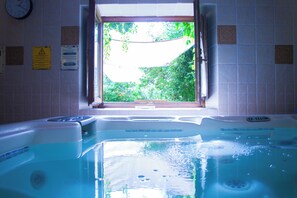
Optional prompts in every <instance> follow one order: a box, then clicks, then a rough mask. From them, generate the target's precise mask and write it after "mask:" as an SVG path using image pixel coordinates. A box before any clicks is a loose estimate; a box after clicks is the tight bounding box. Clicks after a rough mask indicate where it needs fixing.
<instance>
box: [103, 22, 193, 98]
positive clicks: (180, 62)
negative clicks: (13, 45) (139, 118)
mask: <svg viewBox="0 0 297 198" xmlns="http://www.w3.org/2000/svg"><path fill="white" fill-rule="evenodd" d="M103 28H104V41H105V42H104V56H103V57H104V62H103V72H104V79H103V96H104V101H106V102H134V101H137V100H164V101H195V66H194V47H193V45H194V38H193V35H194V33H193V32H194V25H193V23H192V22H132V23H131V22H126V23H119V22H118V23H104V26H103ZM185 33H188V34H189V35H185Z"/></svg>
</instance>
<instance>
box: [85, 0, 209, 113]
mask: <svg viewBox="0 0 297 198" xmlns="http://www.w3.org/2000/svg"><path fill="white" fill-rule="evenodd" d="M89 6H91V7H92V6H94V8H95V6H96V5H95V2H94V0H89ZM193 8H194V16H168V17H167V16H162V17H152V16H148V17H146V16H140V17H138V16H137V17H117V16H115V17H100V14H98V11H97V12H96V9H94V10H93V9H91V11H94V13H92V12H91V11H90V15H89V17H92V16H94V17H93V18H94V20H93V21H92V20H89V23H91V24H93V25H94V26H93V29H94V28H95V26H96V23H98V32H99V34H98V36H99V38H98V41H99V57H100V60H98V62H97V64H99V71H100V72H99V73H97V74H95V72H94V67H95V61H94V62H93V64H92V65H93V69H88V76H89V77H88V82H89V81H90V80H93V82H89V85H88V86H93V87H94V78H95V75H98V78H99V82H100V83H99V85H98V89H99V90H96V91H97V93H99V97H97V98H95V94H94V89H93V90H91V89H88V90H90V91H92V93H90V94H89V93H88V104H89V105H92V107H93V108H140V109H141V108H198V107H203V104H204V102H203V101H202V98H201V85H200V84H201V81H200V76H201V72H200V69H201V68H200V67H201V65H200V63H201V55H200V54H201V52H200V50H201V48H200V24H198V22H199V21H200V11H199V0H194V2H193ZM161 21H162V22H194V29H195V54H194V56H195V78H196V86H195V89H196V90H195V101H194V102H168V101H161V100H141V101H134V102H105V101H104V95H103V43H102V42H103V33H102V32H103V23H105V22H161ZM89 28H91V26H89ZM91 30H92V29H89V32H94V31H91ZM88 35H89V36H92V37H93V38H94V36H95V35H94V34H93V35H91V34H88ZM93 41H94V40H93ZM91 44H93V45H95V42H93V43H90V42H88V45H91ZM90 49H91V50H92V47H91V48H90ZM88 50H89V49H88ZM92 52H93V57H91V58H90V57H89V56H90V55H91V53H92ZM94 53H95V49H94V46H93V51H91V52H89V53H88V60H89V59H92V60H94V57H95V54H94ZM89 66H90V65H89ZM90 72H91V73H90ZM90 76H91V77H90ZM92 83H93V84H92Z"/></svg>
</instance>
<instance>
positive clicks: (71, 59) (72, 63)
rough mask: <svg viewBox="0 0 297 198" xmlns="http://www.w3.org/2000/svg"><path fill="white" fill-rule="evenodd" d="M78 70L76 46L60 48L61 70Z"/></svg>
mask: <svg viewBox="0 0 297 198" xmlns="http://www.w3.org/2000/svg"><path fill="white" fill-rule="evenodd" d="M77 68H78V45H63V46H62V47H61V69H63V70H73V69H77Z"/></svg>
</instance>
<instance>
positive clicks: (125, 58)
mask: <svg viewBox="0 0 297 198" xmlns="http://www.w3.org/2000/svg"><path fill="white" fill-rule="evenodd" d="M187 40H188V39H187V38H185V37H183V38H180V39H174V40H170V41H160V42H129V43H128V50H127V51H125V50H123V42H122V41H118V40H112V41H111V44H110V48H111V51H110V56H109V57H108V59H107V60H105V61H104V73H105V74H106V75H107V76H108V77H109V78H110V79H111V80H112V81H114V82H133V81H137V80H138V79H139V78H140V77H141V75H142V72H141V71H140V70H139V68H141V67H163V66H168V64H169V63H170V62H172V61H173V60H174V59H176V58H177V57H178V56H180V55H181V54H182V53H184V52H185V51H187V50H188V49H189V48H190V47H191V46H193V42H190V43H188V44H187Z"/></svg>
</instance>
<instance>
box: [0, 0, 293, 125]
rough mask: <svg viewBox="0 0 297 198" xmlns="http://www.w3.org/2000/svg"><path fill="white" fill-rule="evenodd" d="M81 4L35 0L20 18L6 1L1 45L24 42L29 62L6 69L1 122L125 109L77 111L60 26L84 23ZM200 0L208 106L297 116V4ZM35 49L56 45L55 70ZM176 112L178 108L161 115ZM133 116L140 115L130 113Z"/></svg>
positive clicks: (0, 0)
mask: <svg viewBox="0 0 297 198" xmlns="http://www.w3.org/2000/svg"><path fill="white" fill-rule="evenodd" d="M81 2H84V3H85V2H87V0H81V1H80V0H51V1H47V0H33V3H34V9H33V12H32V14H31V15H30V16H29V17H28V18H27V19H25V20H14V19H11V18H10V17H9V16H8V15H7V14H6V13H5V11H4V3H5V0H0V19H1V23H0V47H1V46H8V47H14V46H22V47H23V50H24V57H23V58H24V60H23V63H24V64H23V65H8V66H6V67H5V73H4V74H0V123H3V122H11V121H20V120H28V119H35V118H42V117H49V116H57V115H72V114H78V113H80V114H81V113H98V114H108V113H114V114H121V115H123V114H127V112H124V111H118V110H110V111H107V110H96V111H95V112H94V111H91V110H86V111H84V110H79V106H80V104H79V97H80V95H79V86H78V85H79V71H61V70H60V47H61V27H63V26H79V24H80V18H79V13H80V3H81ZM178 2H179V1H178ZM201 2H202V4H203V12H204V13H205V14H206V15H207V16H208V21H209V22H210V23H209V27H208V30H209V54H210V60H209V65H210V75H209V79H210V93H211V95H210V98H209V100H208V101H207V106H208V107H214V108H218V113H219V114H221V115H245V114H263V113H264V114H267V113H293V112H294V109H295V108H296V106H297V91H296V88H297V81H296V80H295V79H297V78H296V77H297V69H296V66H295V64H296V57H297V52H296V51H297V50H295V49H296V44H297V12H296V10H297V1H295V0H201ZM225 25H231V26H235V27H236V44H219V43H218V36H217V33H218V32H217V29H218V27H219V26H225ZM276 45H293V52H294V57H293V64H275V61H276V60H275V47H276ZM33 46H50V47H51V50H52V68H51V70H44V71H43V70H32V47H33ZM141 112H142V114H154V113H156V112H155V111H151V110H150V111H149V112H148V111H141ZM173 112H174V113H175V114H176V112H177V111H171V110H169V111H164V112H163V114H166V113H167V114H171V113H173ZM181 112H182V113H183V114H187V111H186V110H182V111H181ZM193 112H195V110H194V111H193V110H192V111H191V112H190V113H191V114H193ZM197 112H198V111H197ZM133 113H137V112H136V111H134V110H133V111H130V112H128V114H133ZM158 113H159V112H158ZM206 113H207V112H206Z"/></svg>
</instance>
